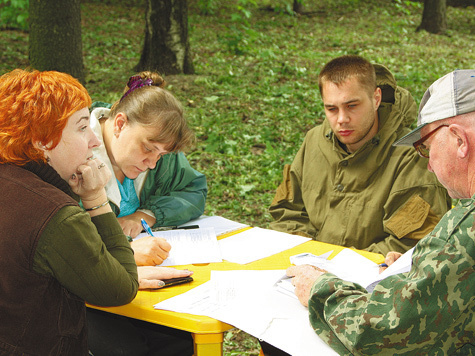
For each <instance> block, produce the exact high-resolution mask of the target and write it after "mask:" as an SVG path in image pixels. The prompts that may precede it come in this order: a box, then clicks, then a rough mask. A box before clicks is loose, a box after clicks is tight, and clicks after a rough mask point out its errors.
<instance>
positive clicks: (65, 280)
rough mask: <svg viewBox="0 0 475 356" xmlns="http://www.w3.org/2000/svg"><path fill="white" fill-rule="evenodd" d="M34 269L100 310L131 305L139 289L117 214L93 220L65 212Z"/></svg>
mask: <svg viewBox="0 0 475 356" xmlns="http://www.w3.org/2000/svg"><path fill="white" fill-rule="evenodd" d="M33 268H34V270H35V271H37V272H39V273H41V274H44V275H49V276H51V277H53V278H55V279H56V280H58V282H59V283H61V284H62V285H63V286H64V287H65V288H67V289H68V290H69V291H70V292H72V293H74V294H76V295H77V296H79V297H80V298H82V299H84V300H85V301H87V302H88V303H91V304H94V305H99V306H116V305H123V304H126V303H129V302H130V301H131V300H132V299H133V298H134V297H135V295H136V294H137V290H138V275H137V266H136V264H135V260H134V256H133V251H132V249H131V247H130V244H129V243H128V241H127V239H126V237H125V235H124V234H123V232H122V229H121V227H120V225H119V223H118V222H117V219H116V218H115V215H114V214H113V213H107V214H102V215H98V216H95V217H93V218H92V219H91V217H90V216H89V214H88V213H86V212H84V211H83V210H82V209H80V208H78V207H76V206H67V207H64V208H62V209H61V210H60V211H59V212H58V213H57V214H56V215H55V216H54V217H53V218H52V219H51V220H50V221H49V223H48V224H47V226H46V227H45V229H44V231H43V233H42V234H41V236H40V238H39V241H38V246H37V249H36V252H35V256H34V266H33Z"/></svg>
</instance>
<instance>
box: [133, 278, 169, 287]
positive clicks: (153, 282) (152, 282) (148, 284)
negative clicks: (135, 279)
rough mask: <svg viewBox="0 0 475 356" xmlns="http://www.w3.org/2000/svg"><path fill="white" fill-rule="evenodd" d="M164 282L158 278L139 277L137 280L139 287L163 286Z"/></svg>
mask: <svg viewBox="0 0 475 356" xmlns="http://www.w3.org/2000/svg"><path fill="white" fill-rule="evenodd" d="M164 285H165V282H163V281H161V280H159V279H152V280H151V279H144V278H142V279H140V280H139V289H157V288H163V286H164Z"/></svg>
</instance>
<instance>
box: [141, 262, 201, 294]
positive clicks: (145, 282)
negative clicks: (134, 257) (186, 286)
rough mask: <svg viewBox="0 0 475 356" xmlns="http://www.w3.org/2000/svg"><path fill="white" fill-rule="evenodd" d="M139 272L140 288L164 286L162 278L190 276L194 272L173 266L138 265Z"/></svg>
mask: <svg viewBox="0 0 475 356" xmlns="http://www.w3.org/2000/svg"><path fill="white" fill-rule="evenodd" d="M137 271H138V274H139V289H150V288H162V287H163V286H164V285H165V283H164V282H163V281H162V279H169V278H178V277H188V276H191V275H192V274H193V272H192V271H189V270H186V269H185V270H180V269H175V268H171V267H137Z"/></svg>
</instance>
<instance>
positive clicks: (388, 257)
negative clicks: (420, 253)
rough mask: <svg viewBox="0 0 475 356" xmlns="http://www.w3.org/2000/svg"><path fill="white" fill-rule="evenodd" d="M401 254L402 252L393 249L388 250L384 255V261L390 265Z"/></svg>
mask: <svg viewBox="0 0 475 356" xmlns="http://www.w3.org/2000/svg"><path fill="white" fill-rule="evenodd" d="M401 256H402V253H399V252H394V251H391V252H388V254H387V255H386V258H385V259H384V262H385V263H386V264H387V265H388V266H391V265H392V264H393V263H394V262H396V260H397V259H398V258H399V257H401Z"/></svg>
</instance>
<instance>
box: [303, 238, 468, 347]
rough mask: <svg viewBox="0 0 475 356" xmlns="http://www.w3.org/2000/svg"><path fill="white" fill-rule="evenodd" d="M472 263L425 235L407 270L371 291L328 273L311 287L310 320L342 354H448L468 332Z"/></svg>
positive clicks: (456, 248) (461, 251) (458, 249)
mask: <svg viewBox="0 0 475 356" xmlns="http://www.w3.org/2000/svg"><path fill="white" fill-rule="evenodd" d="M472 264H473V258H471V257H470V256H469V255H468V254H467V253H466V252H465V251H464V248H461V247H460V246H458V245H457V246H454V245H453V244H446V243H445V241H444V240H442V239H428V238H426V239H424V240H423V241H421V242H420V243H419V244H418V245H417V246H416V250H415V251H414V255H413V267H412V269H411V271H410V272H408V273H403V274H399V275H395V276H391V277H388V278H386V279H385V280H383V281H382V282H380V283H379V284H378V285H377V286H376V287H375V289H374V291H373V293H368V292H367V291H366V290H365V289H364V288H362V287H361V286H359V285H358V284H354V283H351V282H346V281H343V280H341V279H339V278H337V277H336V276H334V275H332V274H330V273H326V274H324V275H323V276H321V277H320V278H319V279H318V280H317V281H316V282H315V284H314V286H313V288H312V291H311V297H310V299H309V313H310V322H311V324H312V326H313V328H314V330H315V332H316V333H317V334H318V335H319V336H320V337H321V338H322V339H324V340H325V341H326V342H327V343H328V344H329V345H330V346H332V348H334V349H335V350H336V351H338V352H339V353H340V354H350V353H351V354H355V355H373V354H379V353H380V352H381V349H384V350H385V353H386V354H388V355H389V354H391V355H393V354H394V355H395V354H399V353H400V352H401V350H404V353H411V354H431V353H432V352H434V350H439V352H440V354H452V353H454V352H455V350H456V349H457V348H458V347H463V345H464V342H465V343H466V342H467V341H466V340H465V341H464V338H465V339H466V338H467V337H470V333H469V334H468V335H467V334H465V335H464V333H465V330H470V324H471V323H473V321H472V317H471V316H470V315H473V307H474V306H473V293H472V287H471V286H473V283H474V282H475V274H474V273H473V265H472ZM471 335H472V336H471V337H473V327H472V334H471ZM430 350H431V351H432V352H430ZM434 354H435V353H434Z"/></svg>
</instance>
